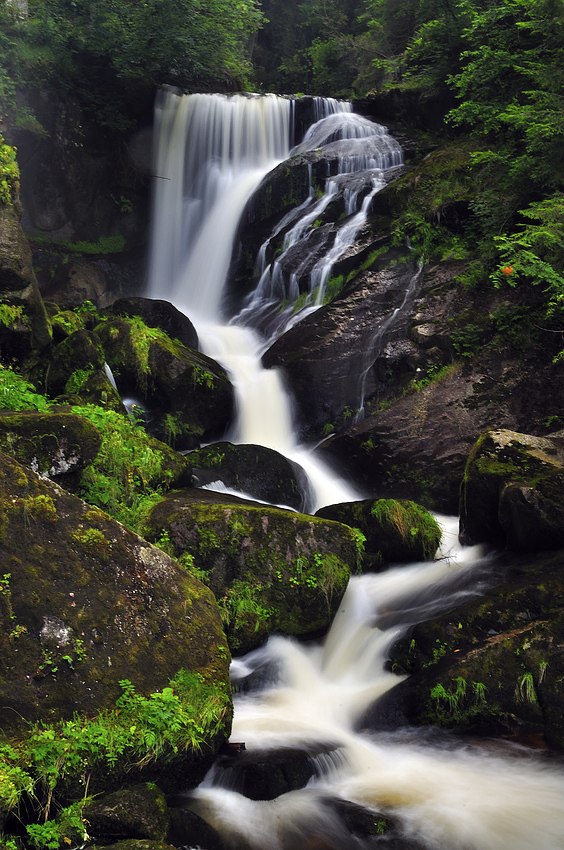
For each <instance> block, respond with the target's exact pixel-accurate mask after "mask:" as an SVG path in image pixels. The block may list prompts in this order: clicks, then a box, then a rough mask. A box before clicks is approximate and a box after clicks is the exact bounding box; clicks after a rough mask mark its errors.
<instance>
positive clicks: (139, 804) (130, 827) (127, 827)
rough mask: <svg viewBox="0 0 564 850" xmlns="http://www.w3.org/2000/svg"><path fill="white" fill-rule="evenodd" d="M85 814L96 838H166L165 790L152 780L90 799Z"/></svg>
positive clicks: (166, 811) (153, 839)
mask: <svg viewBox="0 0 564 850" xmlns="http://www.w3.org/2000/svg"><path fill="white" fill-rule="evenodd" d="M82 815H83V817H84V818H85V820H86V821H87V823H88V831H89V833H90V834H91V835H92V836H94V837H95V840H96V842H100V841H104V840H111V841H115V840H116V838H141V839H143V838H144V839H149V840H151V841H157V842H162V841H164V840H165V839H166V837H167V833H168V826H169V819H168V810H167V804H166V799H165V796H164V794H163V792H162V791H161V790H160V789H159V788H158V787H157V786H156V785H154V784H152V783H145V784H143V785H133V786H131V787H129V788H124V789H122V790H121V791H115V792H114V793H113V794H106V795H104V796H103V797H101V798H98V799H96V800H92V801H91V802H89V803H87V805H86V806H85V807H84V809H83V811H82Z"/></svg>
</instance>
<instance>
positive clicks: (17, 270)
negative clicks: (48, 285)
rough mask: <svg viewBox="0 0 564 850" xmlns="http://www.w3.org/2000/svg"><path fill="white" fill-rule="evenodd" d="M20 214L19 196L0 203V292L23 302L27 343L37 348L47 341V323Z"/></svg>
mask: <svg viewBox="0 0 564 850" xmlns="http://www.w3.org/2000/svg"><path fill="white" fill-rule="evenodd" d="M20 216H21V204H20V203H19V200H18V201H17V202H16V203H15V204H14V205H13V206H8V205H6V204H1V203H0V296H2V298H7V299H12V298H17V299H19V300H20V301H21V303H25V305H26V313H27V315H28V317H29V327H30V329H31V337H30V339H29V342H30V346H31V347H32V348H35V349H40V350H41V349H44V348H46V347H47V346H49V345H50V344H51V338H52V331H51V323H50V321H49V318H48V316H47V312H46V310H45V304H44V303H43V299H42V298H41V294H40V292H39V287H38V285H37V280H36V277H35V274H34V271H33V265H32V259H31V249H30V247H29V242H28V241H27V239H26V237H25V234H24V232H23V230H22V226H21V223H20Z"/></svg>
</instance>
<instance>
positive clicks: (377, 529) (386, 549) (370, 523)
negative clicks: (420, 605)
mask: <svg viewBox="0 0 564 850" xmlns="http://www.w3.org/2000/svg"><path fill="white" fill-rule="evenodd" d="M316 516H320V517H323V518H325V519H331V520H335V521H336V522H342V523H345V524H346V525H349V526H351V527H352V528H357V529H358V530H359V531H360V532H361V533H362V534H363V535H364V537H365V538H366V540H365V550H364V555H363V569H364V571H366V570H367V569H372V570H376V571H377V570H380V569H382V568H383V567H384V566H385V565H386V564H390V563H398V562H402V561H404V562H405V561H408V562H409V561H411V562H412V561H429V560H432V559H433V557H434V555H435V552H436V551H437V549H438V547H439V544H440V542H441V529H440V526H439V524H438V523H437V521H436V519H435V518H434V517H433V516H432V515H431V514H430V513H429V511H427V510H426V509H425V508H422V507H421V506H420V505H416V504H415V502H409V501H403V502H402V501H397V500H395V499H365V500H363V501H361V502H344V503H342V504H339V505H327V506H326V507H324V508H321V509H320V510H318V511H317V513H316Z"/></svg>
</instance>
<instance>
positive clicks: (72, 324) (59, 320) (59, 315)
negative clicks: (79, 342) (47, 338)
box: [47, 304, 84, 342]
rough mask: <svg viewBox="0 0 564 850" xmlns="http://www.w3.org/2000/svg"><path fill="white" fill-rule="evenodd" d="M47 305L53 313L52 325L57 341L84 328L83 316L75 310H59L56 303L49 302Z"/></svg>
mask: <svg viewBox="0 0 564 850" xmlns="http://www.w3.org/2000/svg"><path fill="white" fill-rule="evenodd" d="M47 307H48V310H49V312H52V313H53V315H52V316H51V325H52V327H53V339H54V341H55V342H61V341H62V340H63V339H66V338H67V337H68V336H70V335H71V334H73V333H75V332H76V331H80V330H83V329H84V320H83V318H82V316H81V315H80V314H79V313H77V312H75V311H74V310H59V308H58V307H57V305H56V304H48V305H47Z"/></svg>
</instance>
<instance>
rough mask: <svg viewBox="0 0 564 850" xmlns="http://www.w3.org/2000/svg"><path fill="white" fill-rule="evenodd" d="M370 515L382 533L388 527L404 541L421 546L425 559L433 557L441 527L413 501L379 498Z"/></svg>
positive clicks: (439, 539)
mask: <svg viewBox="0 0 564 850" xmlns="http://www.w3.org/2000/svg"><path fill="white" fill-rule="evenodd" d="M372 515H373V516H374V517H375V518H376V519H377V520H378V522H379V524H380V526H381V528H382V530H383V532H384V533H386V530H387V529H389V530H390V531H391V532H392V533H393V534H398V535H399V536H400V537H401V539H402V540H403V542H404V543H406V544H409V543H413V545H414V547H417V548H419V547H421V549H422V551H423V555H424V558H425V560H429V559H431V558H433V557H434V554H435V552H436V551H437V548H438V546H439V543H440V541H441V529H440V527H439V525H438V523H437V521H436V520H435V519H434V517H433V516H431V514H429V512H428V511H427V510H426V509H425V508H423V507H421V506H420V505H417V504H416V503H415V502H405V501H398V500H396V499H379V500H378V501H377V502H376V503H375V504H374V506H373V507H372Z"/></svg>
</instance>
